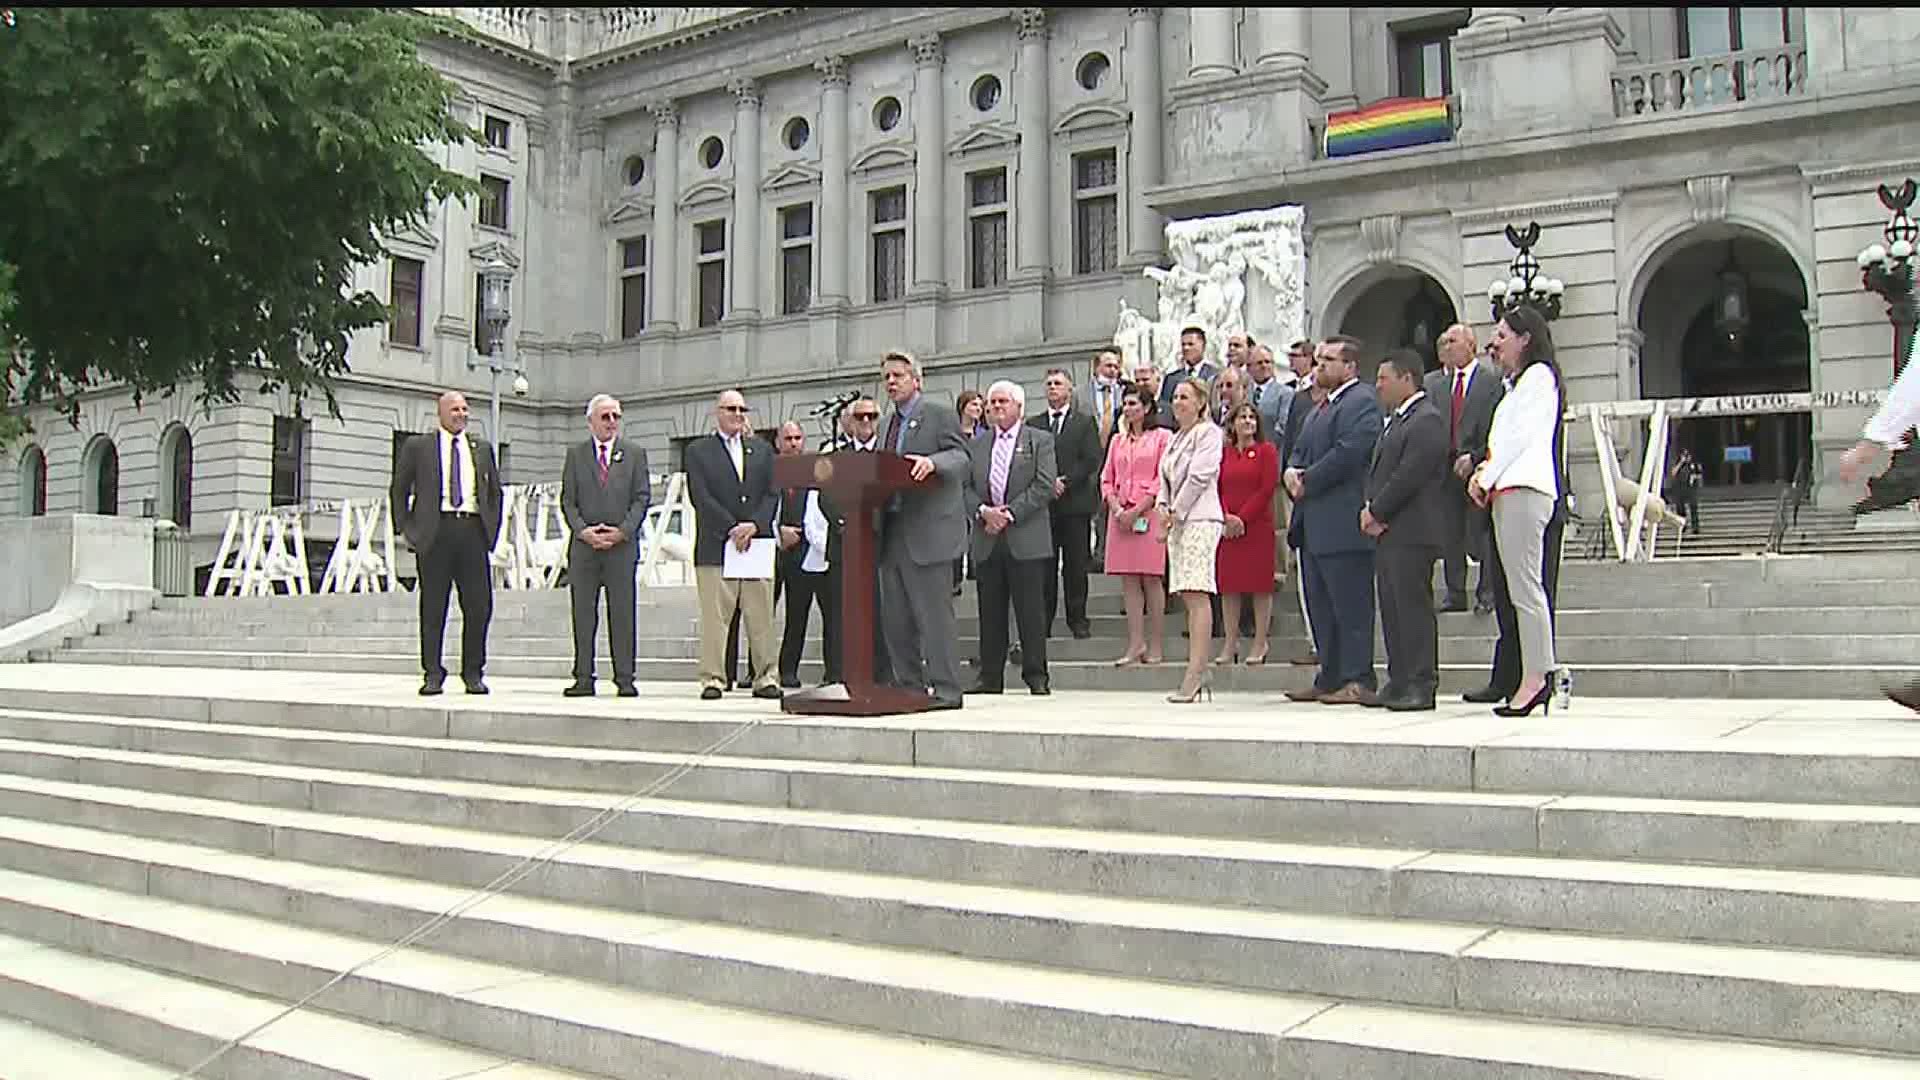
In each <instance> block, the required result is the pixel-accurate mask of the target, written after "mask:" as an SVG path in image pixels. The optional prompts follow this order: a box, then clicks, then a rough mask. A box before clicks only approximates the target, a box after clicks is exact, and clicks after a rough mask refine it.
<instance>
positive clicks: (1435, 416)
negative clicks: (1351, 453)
mask: <svg viewBox="0 0 1920 1080" xmlns="http://www.w3.org/2000/svg"><path fill="white" fill-rule="evenodd" d="M1388 417H1389V419H1388V420H1387V422H1386V423H1387V428H1386V430H1385V431H1383V432H1381V433H1380V440H1379V441H1378V442H1377V443H1375V444H1374V447H1373V463H1372V465H1370V466H1369V467H1368V469H1367V509H1369V510H1371V511H1373V516H1374V517H1376V518H1378V519H1379V520H1380V522H1381V524H1383V525H1385V526H1387V531H1386V532H1384V533H1382V534H1380V539H1379V540H1378V543H1379V545H1380V546H1381V547H1382V548H1388V547H1416V546H1417V547H1429V548H1437V547H1439V546H1440V544H1441V541H1442V539H1443V538H1444V537H1443V535H1442V534H1443V533H1444V532H1445V529H1444V527H1443V526H1444V525H1445V522H1446V520H1447V507H1446V502H1445V500H1446V498H1447V494H1448V492H1447V478H1448V477H1449V476H1452V475H1453V472H1452V470H1451V469H1450V468H1449V466H1448V462H1449V461H1451V460H1452V458H1451V456H1450V453H1449V448H1448V446H1447V428H1448V426H1449V425H1448V416H1447V414H1446V413H1443V412H1441V411H1440V405H1439V404H1437V403H1436V402H1435V401H1434V400H1433V396H1432V395H1428V396H1427V397H1424V398H1422V399H1420V402H1419V404H1417V405H1415V406H1414V407H1413V408H1411V409H1409V410H1407V414H1406V415H1405V416H1393V415H1392V414H1391V413H1389V414H1388Z"/></svg>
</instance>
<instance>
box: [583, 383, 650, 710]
mask: <svg viewBox="0 0 1920 1080" xmlns="http://www.w3.org/2000/svg"><path fill="white" fill-rule="evenodd" d="M587 429H588V431H589V433H590V434H589V437H588V438H586V439H584V440H582V441H580V442H577V443H574V444H573V445H572V446H570V447H568V448H567V461H566V466H565V468H563V469H562V470H561V472H560V510H561V512H562V513H563V514H565V515H566V519H567V531H568V532H569V533H570V534H571V535H572V536H573V542H572V546H571V548H570V549H569V550H568V552H567V591H568V592H569V593H571V594H572V602H573V685H572V686H569V687H567V688H566V689H565V690H563V691H561V693H562V694H563V695H565V696H566V697H592V696H593V639H594V635H595V634H596V633H597V632H598V630H599V622H600V594H601V592H603V591H604V592H605V593H606V594H607V644H608V646H609V648H610V649H611V650H612V653H611V655H612V659H613V683H614V686H615V687H617V688H618V692H619V694H620V696H621V697H634V696H636V695H637V694H639V693H640V690H639V688H638V687H637V686H635V684H634V667H635V660H634V654H635V648H634V633H635V631H634V584H633V578H634V561H635V554H636V552H637V551H638V544H637V543H636V542H635V538H637V537H638V536H639V535H640V523H641V521H642V520H644V519H645V518H646V516H647V504H648V503H649V502H650V501H651V500H652V492H653V488H652V479H651V478H650V477H649V476H648V475H647V452H646V451H645V450H642V449H640V448H639V447H637V446H634V445H633V444H631V443H629V442H627V441H626V440H625V439H622V438H621V437H620V401H619V399H617V398H615V397H614V396H613V395H611V394H596V395H594V398H593V400H592V401H589V402H588V403H587Z"/></svg>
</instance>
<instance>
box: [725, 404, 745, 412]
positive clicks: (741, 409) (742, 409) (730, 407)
mask: <svg viewBox="0 0 1920 1080" xmlns="http://www.w3.org/2000/svg"><path fill="white" fill-rule="evenodd" d="M720 411H721V412H732V413H743V412H751V411H752V410H750V409H748V408H747V407H746V406H745V405H722V406H720Z"/></svg>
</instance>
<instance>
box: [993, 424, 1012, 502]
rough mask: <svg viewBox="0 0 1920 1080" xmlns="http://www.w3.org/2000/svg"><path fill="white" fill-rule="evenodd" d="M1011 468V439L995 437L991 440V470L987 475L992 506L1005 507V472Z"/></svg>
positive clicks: (1000, 436)
mask: <svg viewBox="0 0 1920 1080" xmlns="http://www.w3.org/2000/svg"><path fill="white" fill-rule="evenodd" d="M1012 467H1013V439H1012V438H1010V437H1007V436H1002V435H996V436H994V439H993V468H992V470H991V471H990V472H989V473H988V474H987V487H988V489H989V491H990V493H991V494H992V495H993V505H995V506H1005V505H1007V470H1008V469H1010V468H1012Z"/></svg>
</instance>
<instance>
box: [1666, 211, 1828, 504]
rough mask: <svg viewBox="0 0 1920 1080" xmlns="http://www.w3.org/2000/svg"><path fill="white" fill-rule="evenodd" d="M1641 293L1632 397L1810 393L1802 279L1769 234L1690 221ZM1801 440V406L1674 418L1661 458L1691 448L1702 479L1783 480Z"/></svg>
mask: <svg viewBox="0 0 1920 1080" xmlns="http://www.w3.org/2000/svg"><path fill="white" fill-rule="evenodd" d="M1641 297H1642V298H1641V301H1640V310H1639V312H1638V320H1637V321H1638V326H1639V329H1640V332H1641V334H1642V335H1644V339H1643V343H1642V346H1641V352H1640V393H1641V396H1643V397H1648V398H1675V397H1721V396H1729V395H1743V394H1779V393H1800V392H1805V391H1807V390H1809V389H1811V387H1812V366H1811V365H1812V351H1811V349H1810V348H1809V340H1808V333H1807V323H1806V319H1805V318H1804V316H1803V315H1802V312H1803V311H1805V310H1806V307H1807V287H1806V278H1805V277H1804V275H1802V274H1801V272H1800V267H1799V265H1798V264H1797V263H1796V262H1795V261H1794V259H1793V256H1792V255H1790V254H1788V253H1787V252H1786V251H1785V250H1784V249H1783V248H1782V247H1781V246H1780V245H1779V244H1778V243H1776V242H1774V241H1773V240H1772V239H1771V238H1769V237H1766V236H1763V235H1761V234H1759V233H1756V232H1753V231H1751V230H1747V229H1742V228H1740V227H1738V226H1734V225H1718V226H1701V227H1699V228H1697V229H1695V230H1693V231H1691V232H1689V233H1687V234H1685V235H1684V236H1683V237H1681V238H1680V240H1679V241H1678V242H1677V243H1676V245H1674V246H1673V248H1672V249H1671V250H1670V251H1669V253H1668V254H1667V256H1666V258H1665V259H1664V260H1662V261H1661V262H1660V263H1659V264H1658V266H1657V268H1656V269H1654V271H1653V273H1652V276H1651V277H1650V278H1649V279H1648V280H1647V284H1646V287H1645V289H1644V290H1643V291H1642V293H1641ZM1812 445H1813V417H1812V415H1811V414H1809V413H1804V412H1797V413H1795V412H1783V413H1772V414H1766V415H1759V416H1703V417H1695V418H1692V419H1687V420H1681V421H1679V422H1677V423H1676V424H1675V425H1674V428H1673V434H1672V438H1671V446H1672V450H1671V455H1672V457H1677V456H1678V454H1679V452H1680V449H1681V448H1682V447H1685V448H1687V449H1690V450H1692V451H1693V456H1694V457H1695V459H1697V460H1698V461H1699V462H1700V465H1701V467H1702V468H1703V469H1704V470H1705V473H1706V483H1707V484H1708V486H1711V487H1729V488H1731V487H1742V488H1746V487H1760V488H1767V487H1772V486H1775V485H1779V484H1784V483H1787V482H1789V481H1791V480H1792V479H1793V477H1794V473H1795V471H1796V470H1797V469H1798V468H1799V467H1800V464H1801V463H1802V462H1803V461H1808V460H1810V459H1811V457H1812V452H1813V450H1812ZM1670 460H1671V458H1670Z"/></svg>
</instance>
